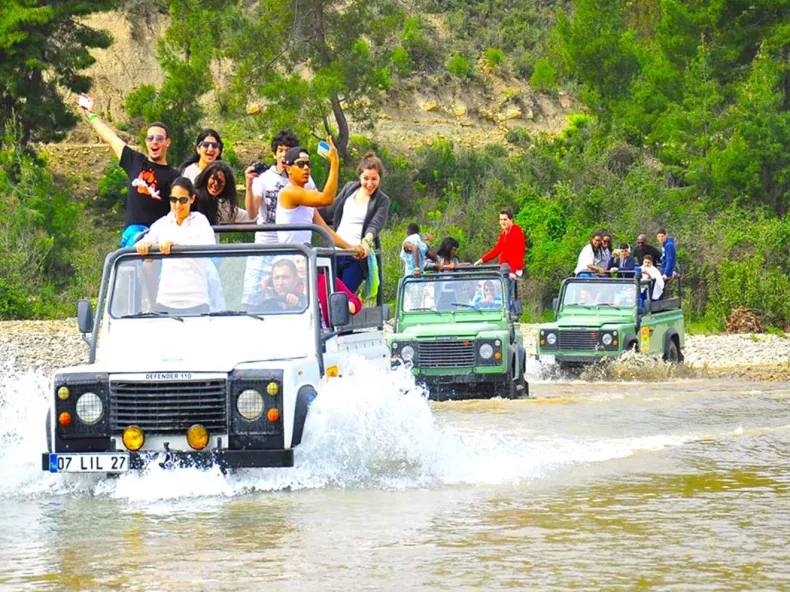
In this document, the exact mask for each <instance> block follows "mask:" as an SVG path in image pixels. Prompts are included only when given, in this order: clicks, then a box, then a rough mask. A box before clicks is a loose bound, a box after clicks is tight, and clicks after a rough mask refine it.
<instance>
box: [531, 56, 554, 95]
mask: <svg viewBox="0 0 790 592" xmlns="http://www.w3.org/2000/svg"><path fill="white" fill-rule="evenodd" d="M529 83H530V84H531V85H532V88H534V89H535V90H542V91H552V90H554V89H556V88H557V71H556V70H555V69H554V67H553V66H552V65H551V64H550V63H549V61H548V60H547V59H546V58H540V59H539V60H538V61H537V62H535V68H534V70H532V75H531V76H530V77H529Z"/></svg>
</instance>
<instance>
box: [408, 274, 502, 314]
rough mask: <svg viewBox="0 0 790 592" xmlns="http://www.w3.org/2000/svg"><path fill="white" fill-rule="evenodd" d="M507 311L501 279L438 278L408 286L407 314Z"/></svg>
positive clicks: (412, 282)
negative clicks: (504, 304) (420, 312)
mask: <svg viewBox="0 0 790 592" xmlns="http://www.w3.org/2000/svg"><path fill="white" fill-rule="evenodd" d="M502 308H503V299H502V280H501V279H500V278H496V279H495V278H490V279H471V278H468V277H467V278H458V279H453V278H449V279H448V278H437V279H435V280H434V279H421V280H415V281H410V282H407V283H406V285H405V286H404V287H403V312H417V311H424V312H453V311H463V310H500V309H502Z"/></svg>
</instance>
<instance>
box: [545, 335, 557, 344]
mask: <svg viewBox="0 0 790 592" xmlns="http://www.w3.org/2000/svg"><path fill="white" fill-rule="evenodd" d="M546 343H548V344H549V345H554V344H555V343H557V334H556V333H549V334H548V335H546Z"/></svg>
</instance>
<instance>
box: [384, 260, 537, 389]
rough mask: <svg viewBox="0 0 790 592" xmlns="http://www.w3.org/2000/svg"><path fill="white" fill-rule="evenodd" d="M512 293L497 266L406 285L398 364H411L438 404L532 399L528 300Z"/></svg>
mask: <svg viewBox="0 0 790 592" xmlns="http://www.w3.org/2000/svg"><path fill="white" fill-rule="evenodd" d="M507 294H508V280H507V273H506V272H503V271H502V270H500V268H499V266H496V265H494V266H483V265H481V266H478V267H469V268H466V269H463V268H462V269H461V270H458V271H445V272H439V273H430V272H427V273H425V274H423V275H422V276H421V277H419V278H414V277H406V278H403V279H401V280H400V282H398V293H397V305H396V315H395V325H394V327H393V333H392V335H390V336H389V337H388V338H387V345H388V346H389V348H390V352H391V353H392V360H393V363H394V364H398V363H406V364H408V365H410V366H411V368H412V371H413V372H414V374H415V375H416V376H417V381H418V382H419V383H422V384H425V386H427V388H428V390H429V393H430V394H429V396H430V398H431V399H433V400H446V399H470V398H491V397H496V396H502V397H507V398H515V397H522V396H528V395H529V385H528V384H527V381H526V378H525V376H524V365H525V363H526V351H525V349H524V343H523V338H522V335H521V329H520V327H519V323H518V319H519V316H521V302H520V301H518V300H517V299H516V300H514V301H513V303H512V304H511V305H510V306H509V305H508V298H507Z"/></svg>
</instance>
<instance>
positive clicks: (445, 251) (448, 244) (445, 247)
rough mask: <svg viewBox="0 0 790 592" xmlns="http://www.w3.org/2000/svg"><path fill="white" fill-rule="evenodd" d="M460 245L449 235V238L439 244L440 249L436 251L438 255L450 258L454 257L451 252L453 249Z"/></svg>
mask: <svg viewBox="0 0 790 592" xmlns="http://www.w3.org/2000/svg"><path fill="white" fill-rule="evenodd" d="M458 246H459V244H458V241H457V240H455V239H454V238H453V237H451V236H448V237H447V238H445V239H444V240H442V243H441V244H440V245H439V249H438V250H437V251H436V255H437V256H438V257H441V258H442V259H445V260H447V259H450V258H451V257H452V255H450V252H451V251H452V250H453V249H457V248H458Z"/></svg>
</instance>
